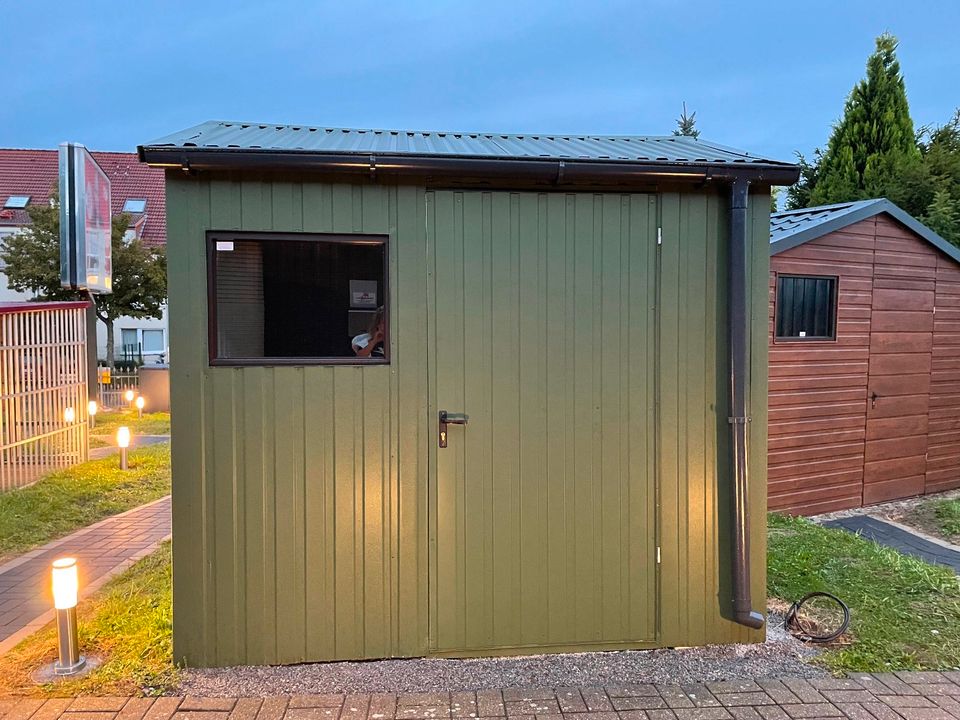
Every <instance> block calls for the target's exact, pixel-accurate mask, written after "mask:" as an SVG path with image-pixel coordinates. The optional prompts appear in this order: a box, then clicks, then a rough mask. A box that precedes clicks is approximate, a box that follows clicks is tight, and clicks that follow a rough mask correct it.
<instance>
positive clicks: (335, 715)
mask: <svg viewBox="0 0 960 720" xmlns="http://www.w3.org/2000/svg"><path fill="white" fill-rule="evenodd" d="M461 718H490V719H491V720H495V719H496V718H507V719H508V720H514V719H516V720H521V719H524V720H564V718H565V719H566V720H810V719H816V718H837V719H838V720H960V672H943V673H939V672H903V673H879V674H873V675H867V674H860V675H854V676H852V677H850V678H845V679H837V678H827V679H819V680H797V679H789V678H787V679H783V680H760V681H757V682H753V681H751V680H746V681H737V682H718V683H707V684H689V685H643V684H630V685H611V686H608V687H603V688H559V689H520V690H518V689H507V690H480V691H478V692H452V693H446V692H439V693H438V692H431V693H402V694H400V695H394V694H388V693H374V694H358V695H296V696H292V697H268V698H203V697H189V696H188V697H160V698H155V699H154V698H122V697H99V698H98V697H80V698H76V699H71V698H63V699H54V700H46V701H44V700H32V699H22V700H17V699H13V698H10V699H0V720H61V719H62V720H439V719H447V720H454V719H458V720H459V719H461Z"/></svg>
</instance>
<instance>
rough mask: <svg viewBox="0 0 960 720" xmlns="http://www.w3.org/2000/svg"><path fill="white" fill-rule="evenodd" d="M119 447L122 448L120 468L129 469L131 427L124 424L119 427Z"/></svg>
mask: <svg viewBox="0 0 960 720" xmlns="http://www.w3.org/2000/svg"><path fill="white" fill-rule="evenodd" d="M117 447H118V448H120V469H121V470H126V469H127V448H128V447H130V428H128V427H127V426H126V425H122V426H120V427H119V428H117Z"/></svg>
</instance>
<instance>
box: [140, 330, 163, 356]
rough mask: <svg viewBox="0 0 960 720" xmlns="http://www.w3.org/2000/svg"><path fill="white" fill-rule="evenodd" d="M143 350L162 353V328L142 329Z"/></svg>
mask: <svg viewBox="0 0 960 720" xmlns="http://www.w3.org/2000/svg"><path fill="white" fill-rule="evenodd" d="M141 332H142V337H143V352H144V353H162V352H163V351H164V347H163V330H143V331H141Z"/></svg>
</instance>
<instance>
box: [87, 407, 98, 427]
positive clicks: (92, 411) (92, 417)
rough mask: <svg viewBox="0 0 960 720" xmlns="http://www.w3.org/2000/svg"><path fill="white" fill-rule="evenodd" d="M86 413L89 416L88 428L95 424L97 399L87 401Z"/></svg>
mask: <svg viewBox="0 0 960 720" xmlns="http://www.w3.org/2000/svg"><path fill="white" fill-rule="evenodd" d="M87 415H89V416H90V429H91V430H92V429H93V427H94V425H96V424H97V401H96V400H91V401H90V402H88V403H87Z"/></svg>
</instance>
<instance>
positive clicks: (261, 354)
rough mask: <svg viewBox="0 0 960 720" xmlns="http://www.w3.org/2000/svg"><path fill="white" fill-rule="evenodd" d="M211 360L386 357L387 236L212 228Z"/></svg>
mask: <svg viewBox="0 0 960 720" xmlns="http://www.w3.org/2000/svg"><path fill="white" fill-rule="evenodd" d="M208 257H209V267H208V270H209V286H208V291H209V304H210V312H209V322H210V332H209V344H210V362H211V364H214V365H274V364H283V365H307V364H322V363H385V362H387V361H388V342H387V339H388V328H387V318H388V314H387V312H386V294H387V293H386V277H387V270H386V268H387V244H386V239H385V238H383V237H378V236H368V235H363V236H359V235H309V234H289V235H270V234H263V233H257V234H242V235H241V234H236V233H229V234H228V233H211V234H210V236H209V237H208Z"/></svg>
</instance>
